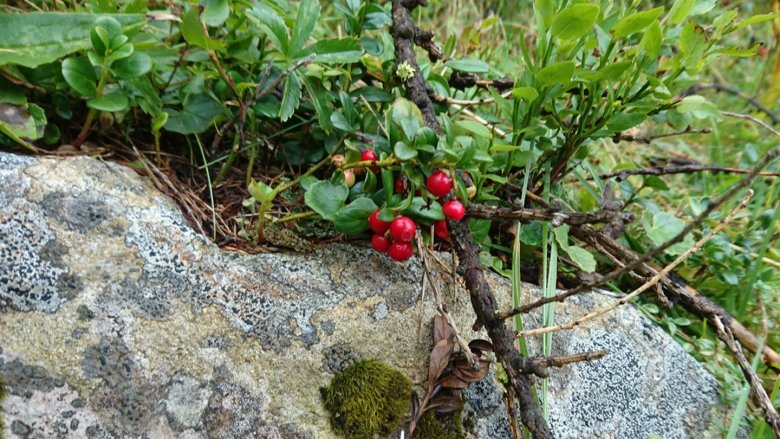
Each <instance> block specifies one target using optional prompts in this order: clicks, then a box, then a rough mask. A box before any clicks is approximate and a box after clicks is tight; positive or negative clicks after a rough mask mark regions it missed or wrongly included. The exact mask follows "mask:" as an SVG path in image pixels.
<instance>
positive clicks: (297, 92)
mask: <svg viewBox="0 0 780 439" xmlns="http://www.w3.org/2000/svg"><path fill="white" fill-rule="evenodd" d="M300 103H301V82H300V81H299V80H298V74H297V73H296V72H292V73H290V74H289V75H287V77H286V78H284V94H283V95H282V104H281V106H280V107H279V119H281V120H282V122H285V121H287V119H289V118H290V117H292V115H293V113H295V109H296V108H298V105H299V104H300Z"/></svg>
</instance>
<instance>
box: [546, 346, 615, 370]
mask: <svg viewBox="0 0 780 439" xmlns="http://www.w3.org/2000/svg"><path fill="white" fill-rule="evenodd" d="M607 353H608V352H607V351H606V350H604V349H601V350H598V351H589V352H581V353H579V354H573V355H561V356H554V357H535V358H532V359H531V362H532V363H534V365H535V366H536V367H545V368H549V367H564V366H567V365H569V364H572V363H582V362H583V361H593V360H598V359H599V358H602V357H604V356H605V355H607Z"/></svg>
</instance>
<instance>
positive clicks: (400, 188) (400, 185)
mask: <svg viewBox="0 0 780 439" xmlns="http://www.w3.org/2000/svg"><path fill="white" fill-rule="evenodd" d="M404 189H406V188H405V187H404V179H403V178H401V177H398V178H396V179H395V193H396V194H402V193H404Z"/></svg>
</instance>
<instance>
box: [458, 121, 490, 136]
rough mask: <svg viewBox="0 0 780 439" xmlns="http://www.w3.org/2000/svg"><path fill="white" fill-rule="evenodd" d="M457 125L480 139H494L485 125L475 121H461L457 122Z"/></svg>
mask: <svg viewBox="0 0 780 439" xmlns="http://www.w3.org/2000/svg"><path fill="white" fill-rule="evenodd" d="M455 125H457V126H459V127H461V128H463V129H464V130H466V131H468V132H470V133H472V134H475V135H477V136H479V137H484V138H486V139H489V138H491V137H492V134H491V133H490V130H489V129H488V128H487V127H486V126H485V125H482V124H481V123H479V122H475V121H473V120H459V121H457V122H455Z"/></svg>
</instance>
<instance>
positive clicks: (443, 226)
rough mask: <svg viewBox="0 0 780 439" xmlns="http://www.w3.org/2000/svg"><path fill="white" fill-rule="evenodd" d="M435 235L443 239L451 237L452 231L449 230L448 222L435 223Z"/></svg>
mask: <svg viewBox="0 0 780 439" xmlns="http://www.w3.org/2000/svg"><path fill="white" fill-rule="evenodd" d="M433 234H434V235H436V236H438V237H439V238H441V239H447V238H449V237H450V231H449V230H447V221H444V220H441V221H436V222H435V223H433Z"/></svg>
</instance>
